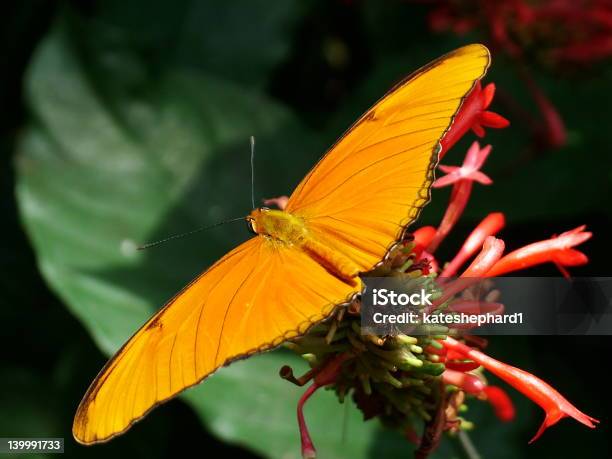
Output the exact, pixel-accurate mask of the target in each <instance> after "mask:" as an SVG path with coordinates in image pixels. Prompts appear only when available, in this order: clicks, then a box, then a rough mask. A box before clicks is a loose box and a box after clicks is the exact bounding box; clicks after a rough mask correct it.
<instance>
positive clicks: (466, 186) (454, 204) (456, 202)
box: [427, 142, 492, 253]
mask: <svg viewBox="0 0 612 459" xmlns="http://www.w3.org/2000/svg"><path fill="white" fill-rule="evenodd" d="M490 151H491V146H490V145H487V146H486V147H484V148H482V149H481V148H480V145H479V144H478V142H474V143H473V144H472V146H471V147H470V148H469V149H468V151H467V153H466V155H465V161H464V162H463V165H462V166H461V167H449V166H444V167H445V168H446V169H445V170H446V171H449V172H450V173H449V174H448V175H446V176H445V177H442V178H439V179H438V180H436V181H435V182H434V183H433V187H434V188H439V187H442V186H447V185H451V184H452V185H453V191H452V192H451V197H450V202H449V204H448V207H447V208H446V212H445V213H444V217H442V221H441V222H440V226H438V230H437V232H436V235H435V236H434V238H433V239H432V240H431V242H430V243H429V245H428V246H427V251H428V252H429V253H434V252H435V251H436V249H437V248H438V246H439V245H440V243H441V242H442V241H443V240H444V238H445V237H446V236H447V235H448V233H450V231H451V229H453V227H454V226H455V224H456V223H457V220H459V217H461V214H463V211H464V210H465V206H466V205H467V202H468V200H469V198H470V194H471V193H472V183H473V182H474V180H478V181H479V182H480V183H484V184H490V183H492V181H491V179H489V177H487V176H486V175H485V174H483V173H482V172H480V171H479V169H480V167H482V165H483V164H484V162H485V160H486V159H487V156H488V155H489V153H490Z"/></svg>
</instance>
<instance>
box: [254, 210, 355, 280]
mask: <svg viewBox="0 0 612 459" xmlns="http://www.w3.org/2000/svg"><path fill="white" fill-rule="evenodd" d="M247 222H248V223H249V227H250V228H251V230H252V231H253V232H254V233H256V234H259V235H261V236H264V237H269V238H272V239H274V240H276V241H280V242H281V243H284V244H288V245H293V246H298V247H299V248H300V249H301V250H303V251H304V252H306V253H307V254H308V255H309V256H310V257H311V258H312V259H314V260H315V261H316V262H317V263H319V264H320V265H321V266H323V267H324V268H325V269H327V270H328V271H329V272H330V273H332V274H334V275H335V276H336V277H338V278H340V279H342V280H343V281H345V282H346V283H347V284H350V285H357V282H358V281H357V280H356V279H355V278H356V277H357V275H358V274H359V271H360V269H359V266H357V265H356V264H355V263H354V262H353V261H352V260H351V259H350V258H349V257H347V256H345V255H343V254H342V253H341V252H339V251H338V250H337V248H336V247H334V246H333V245H332V244H331V243H330V241H327V240H323V239H322V236H321V235H318V236H317V235H315V234H313V233H311V232H310V231H309V230H308V225H307V224H306V222H305V221H304V220H303V219H302V218H301V217H299V216H296V215H293V214H291V213H289V212H285V211H283V210H276V209H267V208H265V207H264V208H261V209H255V210H253V211H252V212H251V213H250V215H249V216H248V217H247Z"/></svg>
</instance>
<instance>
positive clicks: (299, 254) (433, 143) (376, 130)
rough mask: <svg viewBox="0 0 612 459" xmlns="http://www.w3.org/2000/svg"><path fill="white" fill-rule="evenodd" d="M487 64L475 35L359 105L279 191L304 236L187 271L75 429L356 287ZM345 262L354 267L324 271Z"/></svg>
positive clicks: (140, 404)
mask: <svg viewBox="0 0 612 459" xmlns="http://www.w3.org/2000/svg"><path fill="white" fill-rule="evenodd" d="M488 65H489V53H488V51H487V49H486V48H485V47H484V46H481V45H471V46H467V47H464V48H461V49H458V50H456V51H454V52H452V53H450V54H448V55H446V56H443V57H441V58H440V59H438V60H436V61H434V62H433V63H431V64H429V65H428V66H426V67H424V68H422V69H421V70H419V71H417V72H416V73H415V74H414V75H412V76H411V77H409V78H408V79H407V80H405V81H404V82H402V83H401V84H399V85H398V86H397V87H396V88H394V89H393V90H392V91H391V92H390V93H388V94H387V95H386V96H385V97H384V98H383V99H382V100H381V101H379V102H378V103H377V104H375V105H374V107H373V108H372V109H370V110H369V111H368V112H366V114H365V115H364V116H363V117H362V118H361V119H360V120H359V121H357V123H356V124H355V125H354V126H353V127H352V128H351V129H350V130H349V131H348V132H347V133H346V134H345V135H344V136H343V137H342V138H341V139H340V140H339V141H338V142H337V143H336V145H334V146H333V147H332V148H331V150H330V151H329V152H328V153H327V154H326V155H325V156H324V157H323V158H322V159H321V160H320V161H319V163H318V164H317V165H316V166H315V167H314V168H313V170H312V171H311V172H310V173H309V174H308V175H307V176H306V178H305V179H304V180H303V181H302V183H300V185H299V186H298V187H297V188H296V190H295V192H294V193H293V195H292V196H291V198H290V200H289V202H288V206H287V209H286V210H287V213H288V214H286V215H289V214H291V215H290V216H289V217H288V218H285V217H282V219H284V220H282V221H284V222H285V223H286V222H289V223H287V225H289V226H291V224H292V223H291V222H301V223H300V225H303V226H304V228H306V230H307V231H308V234H309V235H310V236H309V238H310V241H309V244H310V245H309V247H305V246H300V245H299V244H293V243H287V242H286V241H283V240H279V239H275V238H274V237H271V236H269V235H265V234H259V235H258V236H256V237H254V238H252V239H250V240H248V241H247V242H245V243H244V244H242V245H240V246H239V247H237V248H236V249H234V250H233V251H231V252H230V253H228V254H227V255H225V256H224V257H223V258H222V259H221V260H219V261H218V262H217V263H215V264H214V265H213V266H212V267H211V268H209V269H208V270H207V271H205V272H204V273H203V274H202V275H200V276H199V277H198V278H197V279H195V280H194V281H193V282H192V283H191V284H190V285H188V286H187V287H186V288H185V289H184V290H183V291H182V292H180V293H179V294H178V295H177V296H176V297H175V298H174V299H172V300H171V301H170V302H168V303H167V304H166V305H165V306H164V307H163V308H162V309H161V310H160V311H159V312H157V314H155V315H154V316H153V318H151V319H150V320H149V321H148V322H147V323H146V324H145V325H143V327H142V328H141V329H140V330H139V331H138V332H136V334H135V335H134V336H132V338H130V340H129V341H128V342H127V343H126V344H125V345H124V346H123V347H122V348H121V349H120V350H119V351H118V352H117V354H116V355H115V356H114V357H113V358H112V359H111V360H110V361H109V363H108V364H107V365H106V366H105V367H104V368H103V369H102V371H101V372H100V374H99V375H98V376H97V378H96V379H95V380H94V382H93V383H92V385H91V387H90V388H89V390H88V391H87V393H86V394H85V396H84V398H83V400H82V401H81V404H80V405H79V408H78V410H77V413H76V416H75V420H74V425H73V434H74V437H75V438H76V439H77V440H78V441H79V442H81V443H85V444H90V443H96V442H101V441H105V440H108V439H110V438H112V437H113V436H115V435H118V434H120V433H122V432H124V431H125V430H127V429H128V428H129V427H130V426H131V425H132V424H133V423H134V422H135V421H137V420H138V419H140V418H141V417H142V416H144V415H145V414H146V413H147V412H148V411H149V410H151V409H152V408H153V407H155V406H156V405H157V404H159V403H161V402H163V401H165V400H167V399H169V398H171V397H173V396H174V395H176V394H178V393H179V392H180V391H182V390H184V389H185V388H187V387H190V386H192V385H194V384H197V383H198V382H200V381H201V380H202V379H204V378H205V377H206V376H208V375H210V374H211V373H212V372H214V371H215V370H216V369H217V368H219V367H221V366H223V365H227V364H228V363H230V362H232V361H234V360H236V359H238V358H240V357H244V356H247V355H250V354H253V353H255V352H259V351H263V350H267V349H271V348H273V347H275V346H277V345H278V344H280V343H281V342H282V341H284V340H286V339H288V338H291V337H294V336H297V335H299V334H301V333H303V332H304V331H306V330H307V329H308V327H309V326H311V325H312V324H313V323H315V322H318V321H320V320H322V319H324V318H326V317H327V316H328V315H329V314H330V313H331V311H332V310H333V308H334V306H335V305H337V304H339V303H342V302H344V301H346V300H347V299H349V298H350V297H351V296H352V295H353V294H355V293H357V292H359V291H361V281H360V280H359V278H358V277H356V276H357V274H358V273H359V272H365V271H368V270H369V269H371V268H372V267H373V266H375V265H376V263H378V262H380V261H381V260H382V259H383V258H384V256H385V254H386V252H387V250H388V248H389V247H390V246H391V245H392V244H393V243H394V242H395V241H396V240H397V239H398V238H399V237H400V236H401V233H402V231H403V228H404V226H405V225H407V224H409V223H411V222H412V221H414V219H415V218H416V216H417V214H418V212H419V210H420V208H421V207H422V206H423V205H424V204H425V203H426V201H427V199H428V197H429V186H430V184H431V181H432V174H433V167H434V166H435V163H436V160H437V154H436V153H437V150H438V148H439V141H440V139H441V138H442V136H443V135H444V133H445V132H446V130H447V129H448V127H449V126H450V124H451V123H452V119H453V116H454V115H455V113H456V112H457V110H458V109H459V106H460V104H461V101H462V100H463V98H464V97H465V95H466V94H467V93H468V92H469V91H470V89H471V88H472V87H473V86H474V84H475V82H476V81H477V80H478V79H479V78H481V77H482V76H483V75H484V73H485V71H486V69H487V67H488ZM279 221H280V220H279ZM264 226H265V225H264ZM272 226H274V225H272ZM282 231H283V232H284V233H283V234H284V235H285V236H287V237H289V235H291V234H293V233H295V232H294V231H292V228H290V227H285V228H284V229H283V230H282ZM257 232H258V233H260V231H257ZM292 237H293V236H292ZM315 255H316V256H315ZM327 255H329V256H328V257H327ZM321 257H323V258H326V257H327V258H326V260H323V261H325V263H322V258H321ZM335 262H337V263H339V264H340V263H342V264H343V265H342V266H335V267H334V266H331V265H330V263H331V264H332V265H333V263H335ZM354 267H356V268H357V270H356V271H355V274H354V276H355V277H354V278H353V279H347V278H341V277H338V276H337V275H334V274H333V273H336V274H337V273H339V272H340V273H348V272H352V269H353V268H354ZM334 268H338V269H334ZM353 271H354V270H353ZM351 275H352V274H351Z"/></svg>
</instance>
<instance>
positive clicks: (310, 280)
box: [73, 236, 360, 444]
mask: <svg viewBox="0 0 612 459" xmlns="http://www.w3.org/2000/svg"><path fill="white" fill-rule="evenodd" d="M359 289H360V287H354V286H353V287H352V286H349V285H347V284H346V283H344V282H342V281H340V280H338V279H337V278H336V277H334V276H331V275H329V273H328V272H327V271H326V270H325V269H324V268H323V267H321V265H319V264H318V263H316V262H315V261H313V260H312V259H311V258H310V257H308V256H307V255H306V254H305V253H304V252H302V251H299V250H293V249H292V248H290V247H288V246H287V245H284V244H279V243H278V242H276V241H274V240H272V239H269V238H264V237H260V236H258V237H254V238H252V239H250V240H248V241H247V242H245V243H244V244H242V245H240V246H238V247H237V248H236V249H234V250H233V251H231V252H230V253H228V254H227V255H225V256H224V257H223V258H222V259H221V260H219V261H218V262H217V263H215V264H214V265H213V266H212V267H211V268H210V269H208V270H207V271H206V272H205V273H203V274H202V275H201V276H200V277H198V278H197V279H195V280H194V281H193V282H192V283H191V284H190V285H189V286H187V287H186V288H185V289H184V290H183V291H182V292H180V293H179V294H178V295H177V296H176V297H175V298H174V299H173V300H171V301H170V302H168V303H167V304H166V306H164V307H163V308H162V309H161V310H160V311H159V312H158V313H157V314H155V315H154V316H153V317H152V318H151V319H150V320H149V321H148V322H147V323H146V324H145V325H143V327H142V328H141V329H140V330H139V331H138V332H137V333H136V334H135V335H134V336H133V337H132V338H131V339H130V340H129V341H128V342H127V343H126V344H125V345H124V346H123V348H121V350H119V352H117V354H116V355H115V357H113V359H112V360H110V361H109V363H108V364H107V365H106V366H105V367H104V368H103V369H102V371H101V372H100V374H99V375H98V377H97V378H96V380H95V381H94V382H93V384H92V385H91V386H90V388H89V390H88V391H87V393H86V394H85V397H83V401H82V402H81V404H80V405H79V408H78V410H77V414H76V416H75V419H74V425H73V434H74V437H75V438H76V439H77V440H78V441H79V442H81V443H86V444H87V443H96V442H101V441H105V440H108V439H110V438H112V437H113V436H115V435H118V434H120V433H122V432H124V431H125V430H127V429H128V428H129V427H130V425H131V424H132V423H134V422H135V421H137V420H138V419H139V418H141V417H142V416H144V415H145V414H146V413H147V412H148V411H149V410H150V409H152V408H153V407H154V406H156V405H157V404H159V403H160V402H162V401H164V400H167V399H168V398H171V397H172V396H174V395H176V394H177V393H178V392H180V391H182V390H184V389H185V388H187V387H190V386H193V385H194V384H197V383H198V382H199V381H201V380H202V379H203V378H204V377H205V376H207V375H209V374H210V373H212V372H213V371H214V370H215V369H217V368H218V367H220V366H223V365H227V364H228V363H229V362H230V361H232V360H235V359H237V358H240V357H243V356H245V355H249V354H252V353H254V352H257V351H263V350H266V349H269V348H272V347H275V346H278V345H279V344H280V343H281V342H282V341H284V340H285V339H288V338H291V337H294V336H296V335H298V334H300V333H303V332H304V331H305V330H306V329H307V328H308V327H309V326H310V325H312V324H313V323H314V322H318V321H320V320H321V319H323V318H325V317H326V316H327V315H329V314H330V312H331V311H332V309H333V308H334V306H336V305H337V304H338V303H342V302H344V301H345V300H347V299H348V298H349V297H350V296H351V295H352V293H353V292H354V291H355V290H359Z"/></svg>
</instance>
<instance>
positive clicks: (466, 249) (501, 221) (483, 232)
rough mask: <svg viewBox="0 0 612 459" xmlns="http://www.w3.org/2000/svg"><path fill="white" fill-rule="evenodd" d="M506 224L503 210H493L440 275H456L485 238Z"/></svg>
mask: <svg viewBox="0 0 612 459" xmlns="http://www.w3.org/2000/svg"><path fill="white" fill-rule="evenodd" d="M505 225H506V218H505V217H504V214H502V213H501V212H493V213H490V214H489V215H487V216H486V217H485V218H484V220H482V221H481V222H480V223H479V225H478V226H477V227H476V228H475V229H474V231H472V233H471V234H470V235H469V236H468V238H467V239H466V240H465V242H464V243H463V246H462V247H461V249H460V250H459V252H458V253H457V255H455V258H453V260H452V261H451V262H450V263H448V264H447V265H446V267H445V268H444V270H443V271H442V274H440V277H451V276H454V275H455V274H456V273H457V271H458V270H459V268H460V267H461V266H463V264H464V263H465V262H466V261H467V260H468V259H469V258H470V257H472V256H473V255H474V254H475V253H476V252H477V251H478V250H480V248H481V247H482V244H483V243H484V241H485V239H486V238H487V237H488V236H494V235H495V234H497V233H498V232H499V231H501V229H502V228H503V227H504V226H505Z"/></svg>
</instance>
